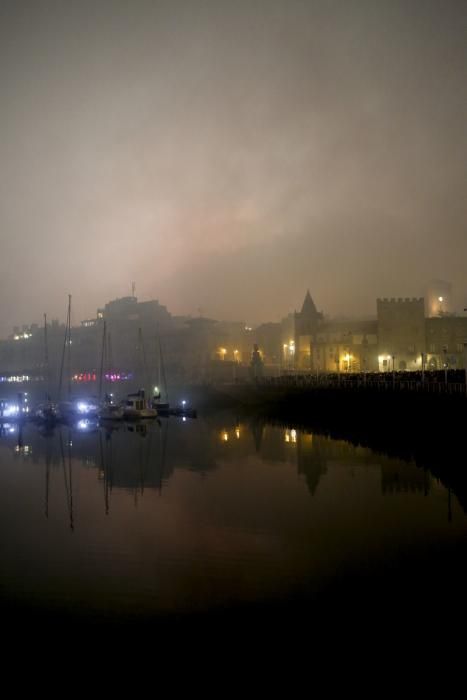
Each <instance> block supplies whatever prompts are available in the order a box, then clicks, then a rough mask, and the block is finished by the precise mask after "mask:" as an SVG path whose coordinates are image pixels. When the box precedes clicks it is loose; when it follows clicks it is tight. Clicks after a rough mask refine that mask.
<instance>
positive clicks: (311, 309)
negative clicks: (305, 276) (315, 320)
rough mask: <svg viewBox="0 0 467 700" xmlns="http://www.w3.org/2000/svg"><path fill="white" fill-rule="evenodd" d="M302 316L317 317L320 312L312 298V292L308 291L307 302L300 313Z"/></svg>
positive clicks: (305, 301)
mask: <svg viewBox="0 0 467 700" xmlns="http://www.w3.org/2000/svg"><path fill="white" fill-rule="evenodd" d="M300 313H301V315H302V316H317V315H318V311H317V309H316V306H315V303H314V301H313V299H312V298H311V294H310V290H309V289H307V292H306V295H305V300H304V302H303V305H302V310H301V311H300Z"/></svg>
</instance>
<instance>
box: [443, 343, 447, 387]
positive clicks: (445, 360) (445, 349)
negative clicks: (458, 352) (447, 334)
mask: <svg viewBox="0 0 467 700" xmlns="http://www.w3.org/2000/svg"><path fill="white" fill-rule="evenodd" d="M443 355H444V386H445V387H447V385H448V347H447V345H443Z"/></svg>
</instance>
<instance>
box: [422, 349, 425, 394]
mask: <svg viewBox="0 0 467 700" xmlns="http://www.w3.org/2000/svg"><path fill="white" fill-rule="evenodd" d="M422 386H425V353H424V352H422Z"/></svg>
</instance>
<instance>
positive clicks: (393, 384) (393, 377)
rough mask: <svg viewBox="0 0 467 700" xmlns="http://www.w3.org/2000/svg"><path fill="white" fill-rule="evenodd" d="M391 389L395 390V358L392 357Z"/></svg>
mask: <svg viewBox="0 0 467 700" xmlns="http://www.w3.org/2000/svg"><path fill="white" fill-rule="evenodd" d="M392 388H393V389H395V388H396V356H395V355H393V356H392Z"/></svg>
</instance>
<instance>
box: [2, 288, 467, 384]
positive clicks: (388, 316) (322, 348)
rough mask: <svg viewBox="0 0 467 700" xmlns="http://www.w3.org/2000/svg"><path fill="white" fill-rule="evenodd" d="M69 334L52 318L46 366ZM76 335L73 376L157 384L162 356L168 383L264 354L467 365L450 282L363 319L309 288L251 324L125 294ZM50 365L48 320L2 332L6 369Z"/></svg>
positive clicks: (383, 303)
mask: <svg viewBox="0 0 467 700" xmlns="http://www.w3.org/2000/svg"><path fill="white" fill-rule="evenodd" d="M441 284H442V283H440V285H441ZM104 321H105V327H106V343H105V349H106V352H105V358H104V357H103V352H102V348H103V328H104ZM64 337H65V327H64V325H62V324H59V323H58V321H53V322H52V323H50V324H49V325H48V341H47V354H48V365H49V367H50V368H51V371H52V374H53V375H55V376H56V375H57V373H58V370H59V367H60V366H61V365H62V363H63V347H64ZM71 343H72V348H71V351H70V348H68V349H67V350H68V351H69V352H68V355H67V357H68V359H67V361H66V367H67V368H68V369H69V371H70V372H71V373H72V375H73V377H75V378H76V377H79V376H84V377H87V376H91V377H95V376H96V373H97V372H98V369H99V367H100V366H101V365H102V364H104V365H105V367H104V369H106V370H107V371H112V372H115V373H118V372H120V371H121V372H122V373H123V372H124V371H125V372H127V373H130V372H134V373H139V375H140V376H141V377H142V378H143V377H144V376H148V377H149V380H148V381H150V382H151V383H152V381H153V380H154V382H156V381H161V376H160V371H161V360H162V361H163V367H164V370H165V373H166V375H167V378H168V381H169V383H180V382H202V381H213V382H215V381H231V380H235V379H236V378H240V377H242V376H245V375H246V374H247V373H248V370H249V366H250V364H251V358H252V354H255V356H256V357H257V356H258V353H259V355H260V356H261V360H262V363H263V371H264V372H265V373H269V374H278V373H280V372H288V371H305V372H362V371H369V372H370V371H380V372H384V371H390V370H391V371H392V370H393V369H396V370H400V371H403V370H406V371H414V370H420V369H422V366H423V367H424V368H425V369H440V368H443V367H446V366H447V367H449V368H464V367H465V362H466V357H465V352H466V350H465V347H466V346H465V344H466V343H467V316H466V315H456V314H454V313H452V312H451V311H450V299H449V288H448V287H447V286H446V285H445V287H441V286H438V288H437V289H436V291H435V292H434V294H433V295H432V297H428V298H426V299H425V298H415V299H413V298H404V299H402V298H399V299H378V300H377V301H376V315H375V317H373V318H370V319H363V320H358V319H357V320H355V319H353V320H352V319H347V320H336V319H332V318H328V317H327V316H326V315H325V314H324V313H323V312H321V311H318V309H317V308H316V305H315V303H314V301H313V299H312V297H311V295H310V293H309V292H307V293H306V296H305V299H304V301H303V304H302V306H301V309H300V311H295V312H293V313H290V314H289V315H288V316H287V317H286V318H284V319H283V320H282V321H280V322H277V323H264V324H261V325H259V326H257V327H255V328H252V327H250V326H248V325H247V324H245V323H244V322H236V323H235V322H223V321H215V320H213V319H208V318H202V317H199V318H193V317H187V316H174V315H172V314H171V313H170V312H169V311H168V310H167V309H166V307H165V306H163V305H162V304H160V303H159V302H158V301H157V300H151V301H139V300H138V299H137V298H136V297H135V296H129V297H124V298H121V299H116V300H114V301H110V302H109V303H107V304H106V305H105V306H104V307H102V308H99V309H98V310H97V312H96V316H95V317H94V318H92V319H86V320H84V321H82V322H81V324H80V325H79V326H78V327H76V328H73V329H72V332H71ZM255 346H257V351H256V353H254V348H255ZM44 367H45V345H44V330H43V328H41V327H39V326H37V325H36V326H34V325H33V326H27V327H26V326H24V327H22V328H21V329H20V328H15V329H14V332H13V334H12V335H11V336H10V338H8V339H6V340H3V341H0V373H3V374H5V373H14V372H16V373H25V372H27V373H31V374H34V373H39V374H40V373H41V371H42V372H43V370H44Z"/></svg>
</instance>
